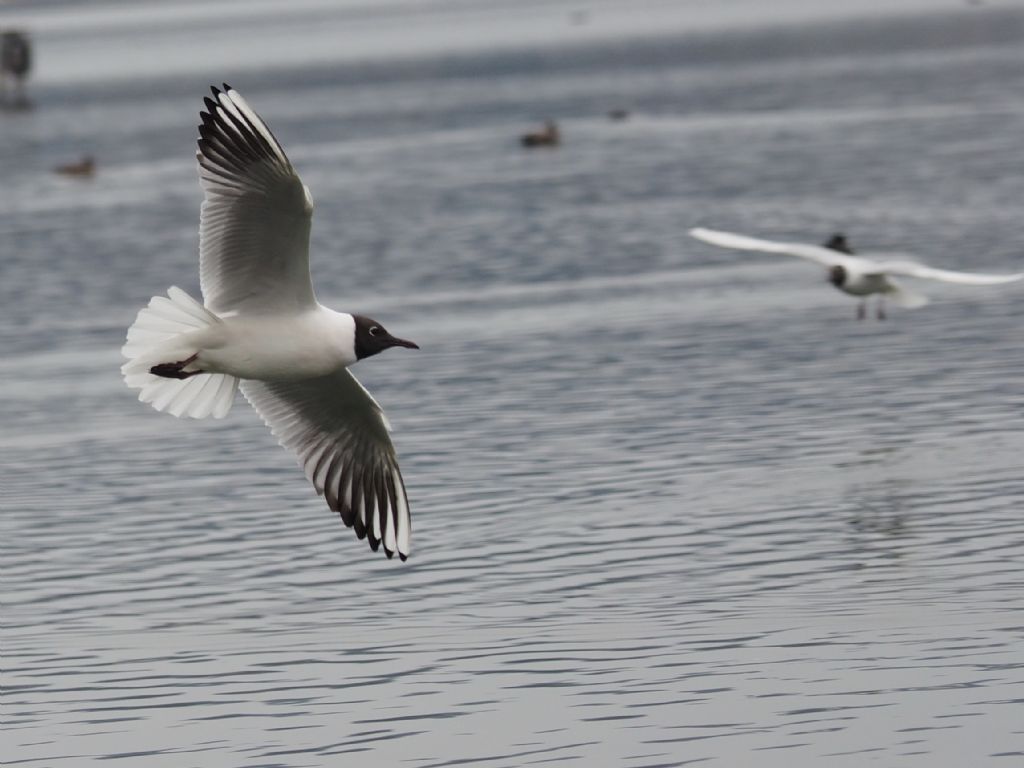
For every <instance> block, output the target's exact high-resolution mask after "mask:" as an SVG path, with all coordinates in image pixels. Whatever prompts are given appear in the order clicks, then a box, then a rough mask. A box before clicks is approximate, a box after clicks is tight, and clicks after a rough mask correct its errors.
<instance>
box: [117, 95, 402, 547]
mask: <svg viewBox="0 0 1024 768" xmlns="http://www.w3.org/2000/svg"><path fill="white" fill-rule="evenodd" d="M212 90H213V98H212V99H211V98H207V99H206V111H205V112H202V113H200V116H201V117H202V120H203V124H202V125H201V126H199V134H200V138H199V151H198V153H197V158H198V160H199V177H200V180H201V182H202V187H203V191H204V192H205V199H204V200H203V206H202V211H201V215H200V225H199V227H200V236H199V279H200V287H201V289H202V292H203V300H204V303H203V304H200V303H199V302H198V301H196V300H195V299H193V298H192V297H191V296H189V295H188V294H187V293H185V292H184V291H183V290H181V289H180V288H170V289H169V290H168V291H167V296H166V297H163V296H156V297H154V298H153V299H152V300H151V301H150V302H149V306H148V307H146V308H145V309H143V310H141V311H140V312H139V314H138V317H137V318H136V320H135V323H134V324H133V325H132V326H131V328H129V329H128V341H127V343H126V344H125V345H124V348H123V349H122V353H123V354H124V356H125V357H127V358H128V362H127V363H125V365H124V366H123V367H122V369H121V370H122V372H123V373H124V378H125V382H126V383H127V384H128V386H129V387H132V388H135V389H140V390H141V392H140V393H139V399H140V400H141V401H143V402H145V403H149V404H150V405H152V406H153V407H154V408H156V409H157V410H158V411H167V412H168V413H172V414H174V415H175V416H191V417H193V418H197V419H198V418H204V417H206V416H213V417H214V418H221V417H223V416H225V415H226V414H227V412H228V410H229V409H230V408H231V404H232V402H233V401H234V396H235V390H236V389H237V388H239V387H241V390H242V394H243V395H245V397H246V399H247V400H248V401H249V402H250V403H252V405H253V407H254V408H255V409H256V410H257V411H258V412H259V414H260V416H261V417H262V418H263V421H265V422H266V424H267V426H269V427H270V429H271V431H272V432H273V434H274V435H275V436H276V437H277V438H278V440H280V442H281V444H282V445H284V446H285V447H286V448H290V449H291V450H293V451H295V452H296V453H297V454H298V457H299V462H300V464H301V465H302V467H303V469H304V470H305V472H306V477H308V478H309V480H310V482H312V483H313V486H314V487H315V488H316V490H317V493H320V494H322V495H324V496H325V497H326V499H327V503H328V505H329V506H330V508H331V509H333V510H335V511H336V512H339V513H340V514H341V518H342V520H344V522H345V525H348V526H350V527H354V528H355V531H356V535H358V536H359V538H364V537H367V538H368V539H369V542H370V546H371V547H372V548H373V549H374V550H375V551H376V550H377V548H378V547H379V546H380V544H381V543H383V544H384V551H385V553H387V556H388V557H389V558H390V557H391V556H392V555H393V554H394V553H396V552H397V553H398V556H399V557H400V558H401V559H402V560H405V558H406V557H407V556H408V554H409V542H410V534H411V522H410V518H409V502H408V497H407V496H406V492H405V484H404V483H403V481H402V473H401V472H400V471H399V469H398V458H397V456H396V454H395V448H394V445H392V443H391V439H390V437H389V436H388V423H387V420H386V419H385V417H384V413H383V411H382V410H381V407H380V406H379V405H378V404H377V401H376V400H374V399H373V397H372V396H371V395H370V393H369V392H367V391H366V390H365V389H364V388H363V387H362V385H360V384H359V382H358V381H356V379H355V377H354V376H353V375H352V374H351V373H350V372H349V370H348V367H349V366H350V365H352V364H353V363H355V362H356V361H358V360H362V359H364V358H367V357H370V356H372V355H376V354H377V353H378V352H383V351H384V350H385V349H388V348H389V347H410V348H412V349H418V348H419V347H417V346H416V345H415V344H413V343H412V342H411V341H405V340H404V339H398V338H395V337H394V336H392V335H391V334H390V333H388V332H387V331H386V330H384V326H382V325H381V324H380V323H378V322H376V321H375V320H371V319H370V318H368V317H363V316H361V315H351V314H347V313H345V312H335V311H333V310H330V309H327V308H326V307H324V306H323V305H321V304H320V303H319V302H318V301H317V300H316V296H315V295H314V293H313V285H312V283H311V281H310V276H309V229H310V221H311V218H312V214H313V199H312V197H310V194H309V190H308V189H307V188H306V187H305V185H303V183H302V181H301V179H299V176H298V174H297V173H296V172H295V169H294V168H293V167H292V164H291V163H290V162H289V161H288V158H287V157H286V156H285V153H284V150H283V149H282V148H281V145H280V144H279V143H278V141H277V139H275V138H274V135H273V134H272V133H271V132H270V129H269V128H267V126H266V124H265V123H264V122H263V120H262V119H260V117H259V115H257V114H256V113H255V112H254V111H253V110H252V109H251V108H250V107H249V105H248V104H246V102H245V100H244V99H243V98H242V97H241V96H240V95H239V94H238V92H237V91H235V90H234V89H232V88H231V87H229V86H227V85H225V86H224V90H223V91H221V90H218V89H217V88H213V89H212ZM239 382H240V383H239Z"/></svg>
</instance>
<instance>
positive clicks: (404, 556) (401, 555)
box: [398, 552, 409, 563]
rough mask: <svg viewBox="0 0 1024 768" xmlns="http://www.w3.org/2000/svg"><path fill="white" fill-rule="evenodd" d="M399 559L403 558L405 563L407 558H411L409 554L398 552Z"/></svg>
mask: <svg viewBox="0 0 1024 768" xmlns="http://www.w3.org/2000/svg"><path fill="white" fill-rule="evenodd" d="M398 559H399V560H401V561H402V562H403V563H404V562H405V561H406V560H408V559H409V556H408V555H403V554H402V553H401V552H399V553H398Z"/></svg>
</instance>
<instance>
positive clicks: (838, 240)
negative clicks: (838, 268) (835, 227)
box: [822, 232, 853, 256]
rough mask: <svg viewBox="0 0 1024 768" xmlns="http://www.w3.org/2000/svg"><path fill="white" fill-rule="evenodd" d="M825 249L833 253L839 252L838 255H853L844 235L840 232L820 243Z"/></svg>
mask: <svg viewBox="0 0 1024 768" xmlns="http://www.w3.org/2000/svg"><path fill="white" fill-rule="evenodd" d="M822 245H823V246H825V247H826V248H831V249H832V250H833V251H839V252H840V253H848V254H850V255H851V256H852V255H853V248H851V247H850V244H849V243H848V242H846V235H844V234H843V233H842V232H836V233H835V234H834V235H832V237H830V238H829V239H828V240H826V241H825V242H824V243H822Z"/></svg>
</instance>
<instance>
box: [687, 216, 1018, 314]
mask: <svg viewBox="0 0 1024 768" xmlns="http://www.w3.org/2000/svg"><path fill="white" fill-rule="evenodd" d="M690 234H691V235H692V236H693V237H695V238H697V239H698V240H703V241H704V242H706V243H711V244H712V245H718V246H721V247H722V248H736V249H738V250H741V251H763V252H765V253H784V254H787V255H789V256H798V257H800V258H801V259H808V260H810V261H814V262H817V263H818V264H821V265H823V266H825V267H827V268H828V282H830V283H832V285H834V286H835V287H836V288H838V289H839V290H840V291H842V292H843V293H847V294H849V295H850V296H856V297H858V298H859V299H860V303H859V304H858V305H857V317H858V319H861V320H863V319H864V317H865V316H866V314H867V297H868V296H870V295H871V294H878V306H877V310H878V319H879V320H884V319H885V303H884V302H885V299H887V298H889V299H892V300H893V301H895V302H896V303H897V304H899V305H900V306H903V307H907V308H909V309H915V308H917V307H923V306H924V305H925V304H927V303H928V298H927V297H926V296H922V295H921V294H919V293H914V292H913V291H909V290H907V289H906V288H904V287H903V286H902V285H900V284H899V283H897V282H896V281H895V280H893V279H892V276H893V275H899V276H901V277H920V278H925V279H928V280H941V281H943V282H946V283H959V284H961V285H996V284H998V283H1012V282H1014V281H1015V280H1021V279H1024V272H1018V273H1016V274H1012V275H982V274H978V273H975V272H956V271H953V270H950V269H935V268H934V267H928V266H925V265H924V264H919V263H917V262H915V261H910V260H908V258H907V257H906V256H905V255H904V254H898V253H878V254H874V255H873V257H872V258H870V259H869V258H865V257H864V256H856V255H854V252H853V249H852V248H851V247H850V245H849V243H847V241H846V236H845V235H843V234H842V233H840V232H837V233H836V234H834V235H832V237H830V238H829V239H828V240H827V241H826V242H824V243H823V244H822V245H809V244H805V243H780V242H776V241H774V240H761V239H759V238H756V237H747V236H745V235H737V234H733V233H732V232H722V231H720V230H716V229H704V228H703V227H697V228H696V229H691V230H690Z"/></svg>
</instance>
